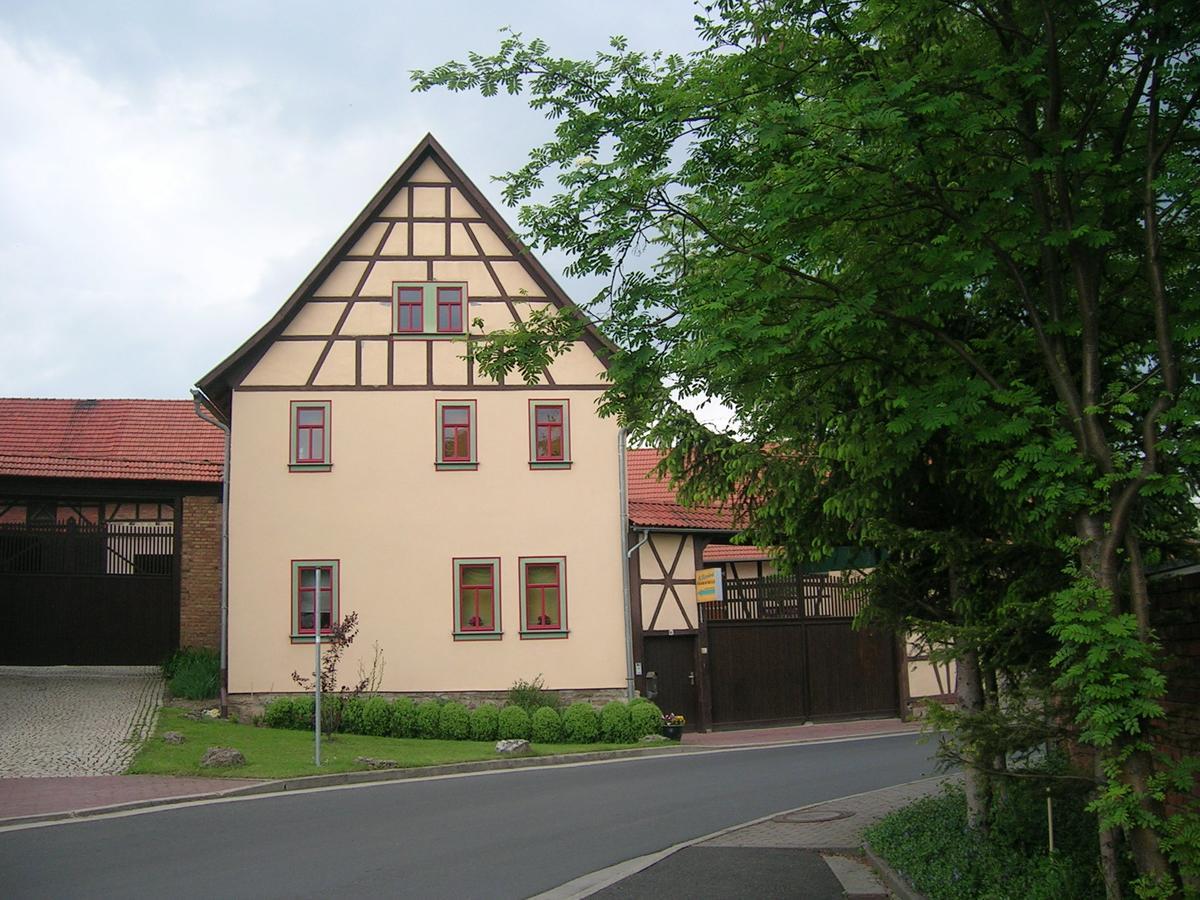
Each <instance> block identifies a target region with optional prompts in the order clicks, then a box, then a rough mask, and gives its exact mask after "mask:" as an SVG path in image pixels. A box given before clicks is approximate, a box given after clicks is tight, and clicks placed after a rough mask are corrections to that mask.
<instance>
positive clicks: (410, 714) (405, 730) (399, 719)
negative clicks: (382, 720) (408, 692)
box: [390, 697, 417, 738]
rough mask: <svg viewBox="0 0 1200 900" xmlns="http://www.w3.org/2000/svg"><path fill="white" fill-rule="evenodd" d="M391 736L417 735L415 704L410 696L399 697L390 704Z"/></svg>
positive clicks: (406, 736)
mask: <svg viewBox="0 0 1200 900" xmlns="http://www.w3.org/2000/svg"><path fill="white" fill-rule="evenodd" d="M390 734H391V736H392V737H398V738H415V737H416V736H417V704H415V703H413V701H412V698H411V697H400V698H398V699H397V700H396V702H395V703H393V704H392V730H391V732H390Z"/></svg>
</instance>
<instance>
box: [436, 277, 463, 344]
mask: <svg viewBox="0 0 1200 900" xmlns="http://www.w3.org/2000/svg"><path fill="white" fill-rule="evenodd" d="M462 296H463V292H462V288H459V287H439V288H438V289H437V330H438V331H439V332H443V333H445V332H450V333H454V334H458V333H461V332H462V330H463V308H462V307H463V303H462Z"/></svg>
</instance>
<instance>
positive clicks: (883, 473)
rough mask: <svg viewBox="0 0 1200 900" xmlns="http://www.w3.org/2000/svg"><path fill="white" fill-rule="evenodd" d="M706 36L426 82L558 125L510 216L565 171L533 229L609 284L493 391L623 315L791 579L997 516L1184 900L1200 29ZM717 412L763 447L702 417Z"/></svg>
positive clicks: (995, 533)
mask: <svg viewBox="0 0 1200 900" xmlns="http://www.w3.org/2000/svg"><path fill="white" fill-rule="evenodd" d="M697 27H698V29H699V33H700V35H701V37H702V38H703V40H704V42H705V44H706V46H705V48H704V49H702V50H701V51H699V52H697V53H695V54H693V55H690V56H686V57H683V56H661V55H656V54H646V53H642V52H638V51H636V50H631V49H630V48H629V46H628V45H627V43H626V42H625V41H624V40H623V39H619V38H618V39H614V40H613V41H612V43H611V47H610V49H609V50H608V51H606V52H602V53H598V54H597V55H596V57H595V58H594V59H592V60H586V61H581V60H569V59H561V58H557V57H555V56H553V55H552V54H551V53H550V51H549V49H548V47H547V46H546V45H545V43H543V42H542V41H539V40H529V41H526V40H525V39H523V38H522V37H520V36H519V35H508V36H506V37H505V38H504V39H503V40H502V42H501V45H500V48H499V50H498V52H497V53H495V54H494V55H480V54H472V55H471V56H470V57H469V58H468V60H467V61H466V62H461V63H460V62H456V63H449V64H447V65H444V66H440V67H438V68H435V69H433V70H430V71H428V72H417V73H415V74H414V79H415V84H416V87H417V88H418V89H429V88H431V87H433V86H435V85H441V86H445V87H448V88H450V89H451V90H479V91H481V92H482V93H483V94H485V95H491V94H495V93H497V92H499V91H506V92H509V93H514V94H516V93H526V94H527V96H528V98H529V102H530V104H531V106H533V107H534V108H536V109H540V110H543V111H544V112H545V113H546V115H547V116H549V117H550V118H552V119H553V120H555V122H556V126H555V135H554V138H553V139H552V140H550V141H549V142H547V143H546V144H544V145H542V146H539V147H536V148H534V149H533V150H532V151H531V156H530V160H529V162H528V164H527V165H525V166H524V167H522V168H521V169H519V170H518V171H516V172H513V173H511V174H509V175H507V176H505V178H504V183H505V188H504V190H505V198H506V199H507V200H508V201H509V202H511V203H514V204H515V203H520V202H523V201H527V200H528V199H529V198H530V197H531V196H532V195H533V193H534V192H535V191H536V190H538V189H540V188H541V187H543V186H544V182H545V181H546V180H547V179H548V178H555V179H556V180H557V183H558V188H557V190H556V192H555V193H554V194H553V196H552V197H550V199H548V200H546V201H545V202H542V203H538V204H531V205H526V206H525V207H523V208H522V210H521V212H520V218H519V221H520V223H521V225H522V227H523V229H524V232H525V234H526V236H527V237H528V239H529V240H530V242H531V243H532V244H533V245H534V246H535V247H541V248H554V249H560V250H563V251H566V252H567V253H568V254H569V255H570V256H571V258H572V260H573V261H572V264H571V266H570V267H569V272H570V273H571V274H580V275H582V274H603V275H607V276H609V277H611V279H612V287H611V288H610V289H609V290H606V291H604V292H603V293H602V294H601V295H600V296H599V297H597V298H596V299H595V300H594V301H593V302H592V303H591V304H590V305H587V306H586V307H585V309H584V311H583V313H580V312H578V311H576V312H575V313H572V314H568V315H564V316H558V317H555V316H544V317H539V318H538V319H535V320H531V321H529V322H527V323H525V324H523V325H520V326H517V327H515V328H514V329H513V330H512V331H510V332H508V333H505V334H500V335H497V336H496V337H495V339H494V340H493V341H491V342H489V343H487V344H484V345H482V346H481V347H479V348H478V350H477V354H478V359H479V361H480V364H481V365H482V366H483V367H484V368H485V370H491V371H492V372H493V373H496V372H506V373H507V372H511V371H513V370H514V369H516V370H518V371H521V372H529V371H537V370H538V368H540V365H541V364H542V363H543V362H544V359H545V357H546V354H548V353H551V352H554V350H555V349H557V348H558V347H560V346H561V345H562V343H563V342H564V341H565V340H569V339H570V338H571V336H572V335H573V334H574V333H575V332H576V330H577V329H578V327H579V318H580V315H582V314H586V315H590V316H592V317H593V318H595V319H597V320H599V321H600V322H601V325H602V327H603V328H604V330H605V331H606V333H607V334H608V335H609V336H610V337H611V338H612V339H613V340H614V341H615V342H616V344H617V345H618V346H619V347H620V348H621V351H620V352H619V353H617V354H616V355H615V356H614V358H613V361H612V366H611V369H610V376H611V378H612V386H611V389H610V390H609V391H608V392H607V393H606V396H605V400H604V404H605V405H604V408H605V410H606V411H607V412H609V413H612V414H615V415H618V416H619V417H620V418H621V420H622V422H623V423H624V424H626V425H627V426H628V427H629V428H630V429H631V430H632V432H633V433H634V435H635V436H637V437H640V438H643V439H645V440H648V441H650V442H653V443H654V444H656V445H659V446H663V447H670V448H672V452H671V454H670V455H669V456H668V458H667V460H666V462H665V466H664V471H665V472H667V473H668V474H670V475H671V476H672V477H675V478H678V479H680V482H681V486H682V492H683V496H684V497H685V498H688V497H690V498H696V499H712V498H716V497H725V496H729V495H733V496H734V497H735V498H736V502H738V503H740V504H742V505H743V506H744V507H745V509H746V510H747V511H748V513H749V514H750V528H749V538H750V539H751V540H753V541H756V542H761V543H771V544H778V545H781V546H783V547H784V548H785V549H786V551H787V552H788V554H789V557H790V558H792V559H794V560H798V559H802V558H804V557H813V556H817V555H820V554H821V553H823V552H825V551H827V550H828V549H829V547H830V546H833V545H834V544H835V543H838V542H841V541H844V540H846V539H852V540H856V541H860V542H862V543H864V544H872V543H874V544H876V545H880V546H887V545H886V543H883V542H882V540H881V539H887V538H888V537H889V535H891V536H892V538H893V539H895V535H896V528H897V522H898V521H902V517H900V518H899V519H898V517H897V510H896V505H897V502H896V501H897V496H898V495H904V494H905V493H906V492H907V491H908V490H909V486H910V485H911V482H912V479H913V478H914V477H915V474H914V473H915V472H917V471H919V470H920V467H921V466H922V465H924V464H926V463H929V467H930V468H931V469H934V470H936V472H937V475H936V476H934V475H931V476H930V477H931V478H933V477H937V478H939V479H940V481H939V482H938V491H939V492H940V491H943V490H944V489H946V488H948V487H949V488H953V489H954V490H962V491H964V492H965V493H964V495H965V496H970V493H971V492H975V491H977V492H979V496H981V497H986V502H983V503H981V504H980V507H981V510H980V514H981V516H983V517H985V520H986V526H987V529H990V530H991V532H992V539H993V540H1001V541H1008V542H1011V543H1013V544H1014V545H1016V546H1025V545H1036V546H1038V547H1041V548H1042V549H1043V550H1044V551H1045V552H1058V553H1060V554H1061V557H1062V559H1063V560H1064V561H1066V560H1067V559H1068V558H1070V559H1071V560H1072V566H1073V569H1072V571H1071V573H1070V574H1071V583H1070V584H1069V585H1068V586H1067V587H1065V588H1060V586H1059V585H1057V584H1051V585H1049V586H1047V587H1046V588H1045V590H1044V592H1043V593H1044V600H1043V607H1044V608H1045V609H1047V610H1049V611H1050V614H1051V615H1052V617H1053V624H1052V625H1051V626H1050V630H1051V632H1052V634H1053V636H1054V638H1055V640H1056V648H1057V652H1056V655H1055V666H1056V667H1057V669H1056V672H1057V675H1058V678H1059V683H1060V685H1061V687H1063V688H1065V689H1068V690H1069V692H1070V695H1071V697H1072V699H1073V702H1074V708H1075V713H1076V716H1077V719H1078V724H1079V726H1080V728H1081V734H1082V737H1083V739H1084V740H1086V741H1088V742H1090V743H1091V744H1093V745H1095V746H1096V747H1097V748H1098V749H1099V751H1100V754H1099V756H1100V761H1101V771H1100V772H1099V777H1100V778H1101V779H1102V780H1103V784H1104V793H1103V796H1102V797H1101V798H1100V800H1099V801H1098V804H1097V806H1098V809H1099V811H1100V813H1101V817H1102V822H1103V832H1102V835H1101V843H1102V847H1103V848H1104V858H1105V864H1106V871H1105V874H1106V884H1107V886H1108V890H1109V893H1110V895H1113V896H1115V895H1116V894H1117V893H1118V892H1119V885H1118V883H1117V877H1116V876H1117V872H1116V856H1117V853H1116V849H1117V846H1116V845H1117V842H1118V840H1119V839H1120V838H1121V835H1124V836H1125V838H1126V839H1127V843H1128V847H1129V849H1130V850H1131V852H1132V855H1133V858H1134V860H1135V862H1136V866H1137V869H1138V872H1139V873H1140V875H1141V880H1140V882H1139V889H1140V890H1142V891H1143V892H1150V891H1153V890H1162V891H1166V892H1170V891H1171V890H1172V888H1171V887H1170V885H1171V884H1172V883H1174V879H1175V877H1176V875H1177V874H1178V868H1179V867H1184V868H1186V867H1188V866H1194V865H1195V860H1196V848H1194V847H1191V848H1189V847H1188V846H1187V845H1186V842H1185V840H1184V839H1183V838H1182V837H1181V836H1180V835H1181V834H1184V833H1185V830H1184V829H1179V830H1178V832H1177V831H1175V830H1173V829H1174V828H1176V826H1175V825H1174V824H1173V823H1171V822H1167V821H1165V820H1164V816H1163V812H1162V809H1161V803H1160V799H1161V783H1160V782H1161V779H1160V778H1159V775H1157V774H1156V773H1155V771H1154V769H1153V766H1152V759H1151V755H1150V752H1149V743H1148V735H1149V729H1150V722H1151V720H1152V719H1153V718H1154V717H1155V716H1157V715H1158V714H1159V713H1160V710H1159V707H1158V704H1157V702H1156V698H1157V697H1158V696H1159V695H1160V694H1161V692H1162V689H1163V681H1162V677H1161V674H1160V673H1159V672H1158V671H1157V669H1156V667H1155V663H1154V661H1155V649H1154V638H1153V634H1152V631H1151V628H1150V599H1149V595H1148V592H1147V587H1146V575H1145V568H1146V566H1147V564H1148V562H1149V561H1152V560H1153V559H1154V558H1155V556H1156V555H1157V554H1159V553H1160V552H1161V551H1162V548H1164V547H1166V546H1169V545H1170V543H1171V542H1172V541H1173V540H1176V539H1178V538H1179V537H1180V536H1184V535H1191V534H1194V532H1195V525H1196V512H1195V508H1194V506H1193V503H1192V501H1191V497H1192V496H1194V494H1195V474H1196V463H1197V460H1198V459H1200V455H1198V453H1200V444H1198V442H1197V434H1196V429H1195V422H1196V420H1197V417H1196V412H1197V385H1196V373H1197V367H1196V363H1197V337H1198V332H1200V322H1198V320H1197V316H1196V312H1197V306H1198V301H1200V297H1198V295H1197V290H1196V284H1197V274H1198V273H1197V265H1196V251H1197V249H1198V247H1197V237H1198V233H1197V227H1196V213H1197V209H1196V200H1197V194H1196V192H1197V188H1196V186H1197V184H1200V178H1198V177H1197V176H1198V175H1200V172H1198V167H1197V155H1196V154H1197V141H1198V140H1200V128H1198V125H1200V121H1198V117H1197V103H1198V102H1200V55H1198V54H1197V51H1198V49H1200V46H1198V43H1200V18H1198V13H1197V10H1196V8H1195V7H1194V4H1191V3H1186V2H1182V0H1178V2H1176V0H1161V2H1155V0H1147V2H1135V0H1130V2H1123V3H1117V2H1097V0H1082V2H1081V0H1069V2H1068V0H1044V2H1031V0H991V2H987V0H977V2H967V0H964V2H950V0H878V2H876V0H862V2H782V0H757V2H733V0H729V2H717V3H715V4H713V5H711V6H708V7H706V8H705V10H704V13H703V14H702V15H701V16H699V17H698V18H697ZM705 396H707V397H712V398H715V399H717V400H720V401H721V402H723V403H725V404H727V405H728V406H730V407H731V408H732V409H733V410H734V411H735V412H736V415H737V428H738V430H737V432H736V433H735V434H714V433H712V432H711V431H708V430H705V429H703V428H701V427H699V426H698V425H697V423H696V421H695V420H694V418H693V417H692V416H691V415H689V414H686V413H684V412H683V411H682V410H681V409H680V407H679V404H678V400H679V399H680V398H696V397H705ZM956 460H958V461H961V467H960V469H957V470H956V468H955V461H956ZM946 524H947V523H946V522H944V521H943V522H941V523H940V524H939V525H938V526H937V528H934V529H932V531H939V530H941V531H944V530H945V526H946ZM927 530H929V529H927ZM985 530H986V529H985ZM967 558H969V555H968V557H967ZM1118 829H1119V831H1118ZM1189 853H1190V854H1191V855H1190V856H1189ZM1173 866H1174V868H1173ZM1193 871H1194V870H1193Z"/></svg>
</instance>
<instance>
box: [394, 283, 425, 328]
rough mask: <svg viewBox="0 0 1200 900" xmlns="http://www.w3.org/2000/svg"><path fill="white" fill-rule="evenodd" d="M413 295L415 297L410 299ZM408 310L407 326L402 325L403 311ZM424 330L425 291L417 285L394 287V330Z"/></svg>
mask: <svg viewBox="0 0 1200 900" xmlns="http://www.w3.org/2000/svg"><path fill="white" fill-rule="evenodd" d="M413 296H415V297H416V299H415V300H414V299H412V298H413ZM406 311H407V312H408V326H409V327H408V328H405V327H404V313H405V312H406ZM424 330H425V291H424V290H422V289H421V288H419V287H400V288H397V289H396V331H397V332H402V333H405V334H408V333H411V332H423V331H424Z"/></svg>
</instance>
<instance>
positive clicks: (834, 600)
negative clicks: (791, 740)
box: [700, 575, 900, 726]
mask: <svg viewBox="0 0 1200 900" xmlns="http://www.w3.org/2000/svg"><path fill="white" fill-rule="evenodd" d="M863 600H864V598H863V597H862V596H861V594H860V593H859V592H857V591H856V590H855V587H854V583H853V582H848V581H846V580H844V579H842V578H838V577H830V576H826V575H805V576H798V577H793V576H768V577H766V578H752V579H729V580H727V581H726V582H725V600H724V601H719V602H715V603H702V604H700V621H701V635H702V640H707V647H708V653H707V660H708V662H707V677H708V681H709V690H710V696H711V704H712V709H711V715H712V724H713V725H714V726H722V725H724V726H729V725H750V724H756V723H762V724H766V723H771V722H785V721H801V720H804V719H835V718H853V717H858V716H862V717H867V716H889V715H890V716H894V715H898V714H899V710H900V693H899V668H898V657H897V647H896V641H895V638H894V637H893V636H892V635H891V634H887V633H885V632H880V631H874V630H856V629H854V628H853V626H852V622H853V616H854V615H855V613H857V611H858V609H859V607H860V606H861V604H862V602H863Z"/></svg>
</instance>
